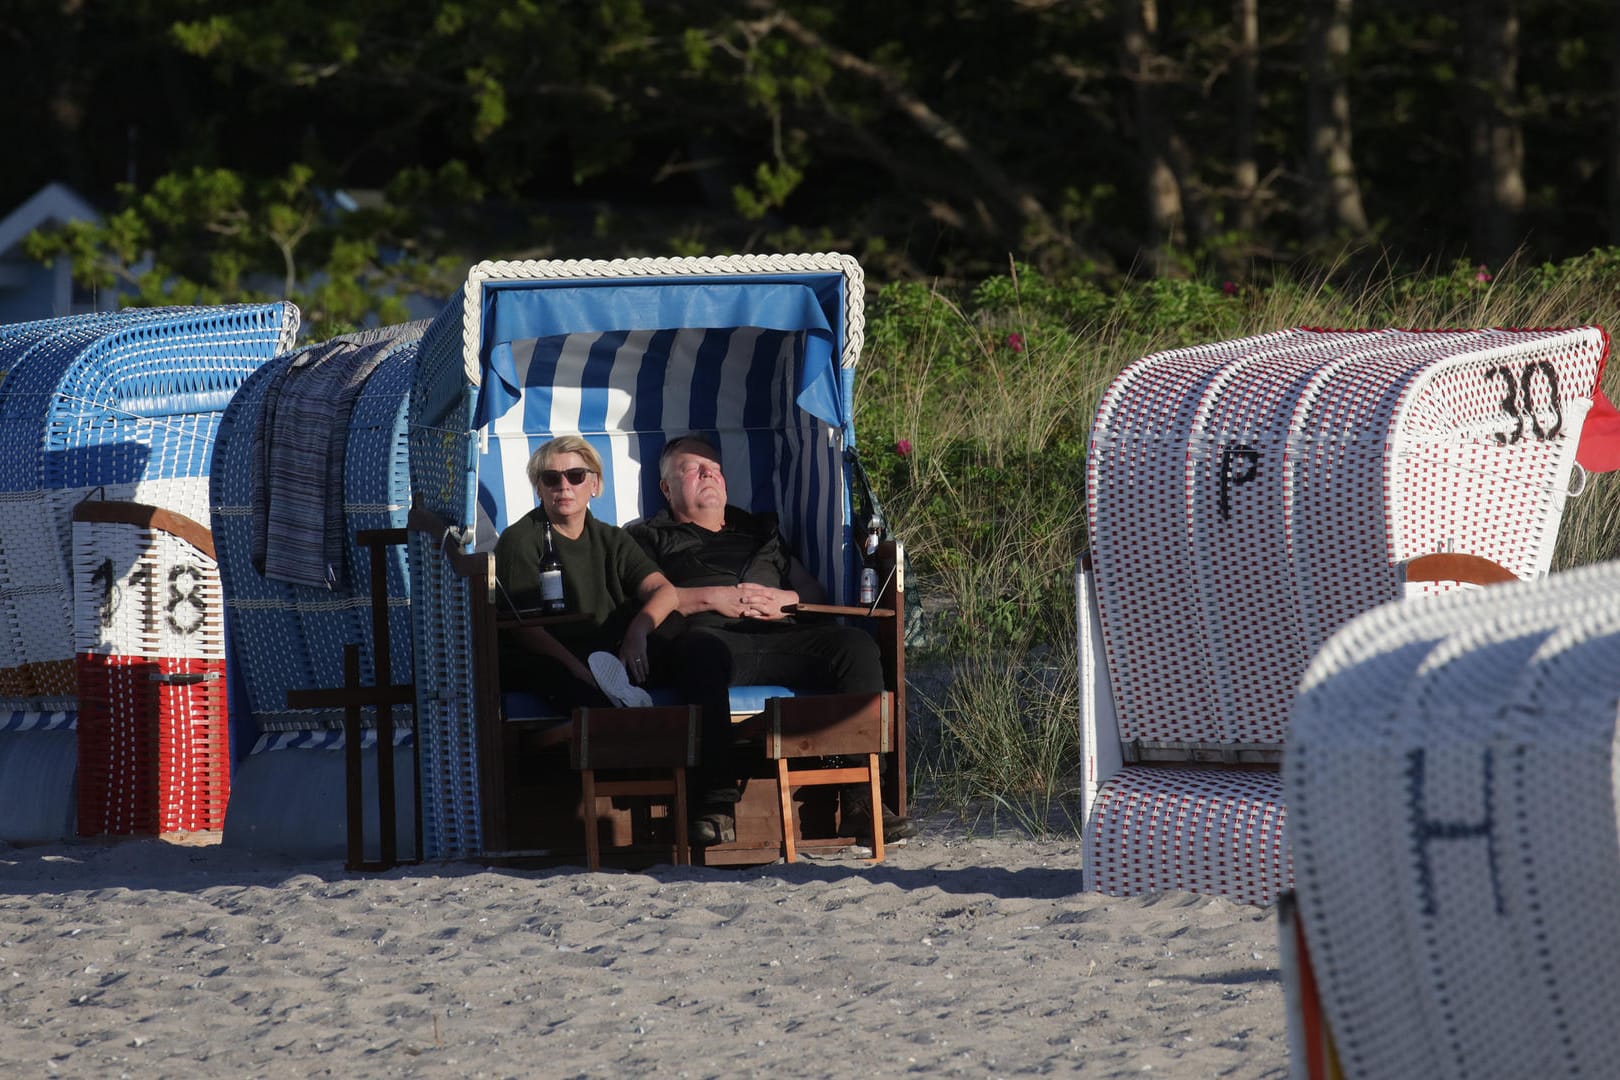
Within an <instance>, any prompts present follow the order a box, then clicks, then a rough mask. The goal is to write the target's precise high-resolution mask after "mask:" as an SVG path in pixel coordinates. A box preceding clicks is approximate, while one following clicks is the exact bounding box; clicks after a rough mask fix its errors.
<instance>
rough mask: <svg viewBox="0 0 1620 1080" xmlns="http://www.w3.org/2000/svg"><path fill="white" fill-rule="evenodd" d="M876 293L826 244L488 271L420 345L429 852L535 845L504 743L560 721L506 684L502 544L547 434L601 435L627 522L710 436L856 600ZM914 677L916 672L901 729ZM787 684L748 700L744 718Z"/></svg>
mask: <svg viewBox="0 0 1620 1080" xmlns="http://www.w3.org/2000/svg"><path fill="white" fill-rule="evenodd" d="M863 289H864V284H863V276H862V274H861V270H860V267H859V264H858V263H856V262H855V260H854V259H852V258H850V257H848V256H842V255H826V254H824V255H781V256H733V257H724V258H691V259H651V260H616V261H612V262H594V261H579V262H573V261H570V262H517V263H505V262H489V263H481V264H479V265H477V266H475V267H473V268H472V270H471V272H470V273H469V275H468V278H467V282H466V284H465V285H464V286H463V287H462V289H461V292H460V294H459V295H458V296H457V297H455V298H454V299H453V300H452V302H451V303H450V305H449V306H448V307H447V308H446V309H445V310H444V311H443V312H442V313H441V314H440V315H439V317H438V318H437V319H436V320H435V321H434V323H433V325H432V326H431V327H430V328H429V330H428V332H427V333H426V334H425V335H424V337H423V339H422V345H421V350H420V356H419V364H418V369H417V382H416V387H415V389H414V391H413V393H412V399H411V400H412V415H411V452H410V460H411V487H412V491H413V492H414V494H415V497H416V499H417V502H418V509H417V510H416V511H413V519H415V520H416V521H417V522H419V523H427V522H435V523H436V525H434V526H432V530H433V531H413V534H412V535H413V539H412V546H411V554H410V565H411V612H412V619H413V624H414V627H415V657H416V686H417V703H418V722H419V731H420V733H421V739H422V747H421V760H422V778H421V780H422V785H423V796H422V800H423V814H424V829H425V833H426V840H427V851H428V853H429V855H430V856H458V855H468V854H480V853H484V854H488V853H498V852H502V851H508V850H514V849H516V848H521V847H523V846H524V845H523V841H522V839H521V838H520V837H519V836H518V835H517V833H516V831H515V826H512V822H511V821H510V820H509V819H510V816H511V815H510V814H509V810H510V806H509V804H508V801H507V792H506V787H505V785H506V780H507V777H506V773H507V771H508V770H509V768H510V764H511V763H510V761H509V760H508V754H507V751H508V750H509V749H510V748H511V747H513V746H515V745H516V744H515V743H513V742H512V729H513V727H514V721H516V720H518V719H519V718H521V717H523V716H525V715H528V716H531V717H533V716H540V717H546V716H548V715H549V714H548V713H547V712H546V711H545V707H544V706H543V704H542V705H540V706H538V707H536V706H535V705H534V704H533V703H528V704H525V703H522V702H519V701H517V700H513V699H508V700H507V701H506V702H505V703H504V705H503V704H502V702H501V701H500V698H499V696H498V693H497V690H496V688H495V687H494V686H493V671H494V656H493V625H494V612H495V607H494V597H493V596H492V595H491V592H492V586H491V585H490V581H491V579H492V576H493V571H492V569H490V564H491V562H492V557H491V556H490V555H489V554H488V551H489V549H490V548H491V547H492V546H493V544H494V540H495V536H496V534H498V533H499V531H500V530H501V529H503V528H504V527H505V526H506V525H507V523H508V522H510V521H513V520H516V519H517V518H518V517H520V516H522V515H523V514H524V513H525V512H527V511H528V510H529V509H530V508H532V507H533V505H534V497H533V490H532V488H531V487H530V485H529V483H528V480H527V478H526V476H525V475H524V466H525V464H526V462H527V460H528V458H529V455H530V453H531V452H532V451H533V450H534V449H535V448H536V447H537V446H538V445H540V443H542V442H544V441H545V440H547V439H549V438H552V437H554V436H557V435H563V434H579V435H582V436H584V437H585V438H586V439H588V440H589V441H590V442H591V444H592V445H593V446H594V447H595V448H596V450H597V451H598V453H599V454H600V455H601V457H602V460H603V462H604V463H605V470H606V475H605V476H604V477H603V478H602V479H603V492H602V495H601V496H600V497H599V498H597V499H596V500H595V501H594V502H593V503H592V507H591V509H592V512H593V513H594V514H595V515H596V516H597V517H598V518H599V519H601V520H604V521H607V522H610V523H614V524H626V523H628V522H630V521H633V520H636V519H638V518H641V517H643V516H646V515H648V514H650V513H652V512H653V511H655V510H657V509H658V508H659V507H660V506H662V505H663V501H662V500H663V497H662V495H661V494H660V493H659V491H658V476H657V460H658V453H659V450H660V449H661V448H662V446H663V444H664V442H665V441H666V439H667V438H669V437H671V436H673V435H677V434H682V433H686V432H689V431H701V432H704V433H707V434H708V435H709V436H710V437H711V438H713V439H714V440H715V442H716V443H717V445H718V446H719V447H720V449H721V452H722V455H723V457H724V459H725V462H726V472H727V477H728V487H729V491H730V495H731V499H732V501H733V502H734V503H737V504H739V505H741V506H743V507H745V508H747V509H749V510H753V511H771V512H774V513H776V514H778V515H779V516H780V520H781V523H782V526H783V530H784V532H785V534H786V535H787V537H788V539H789V541H790V542H791V543H792V544H793V545H794V546H795V548H796V549H797V551H798V552H799V554H800V556H801V558H802V559H803V561H804V563H805V565H806V566H807V567H809V568H810V570H811V571H812V572H813V573H815V574H816V575H817V577H818V578H819V579H820V580H821V581H822V582H823V584H824V585H825V586H826V587H827V590H828V594H829V596H831V597H833V598H835V599H842V600H843V601H844V602H846V603H847V602H850V601H852V600H853V591H852V590H853V587H854V582H855V571H856V566H857V557H858V552H857V551H856V549H855V546H854V545H853V544H852V542H851V526H852V512H853V511H852V481H853V473H854V471H855V465H854V464H853V453H852V451H853V446H854V424H853V413H852V406H851V394H852V390H853V386H854V369H855V363H856V360H857V358H858V356H859V354H860V349H861V343H862V339H863V328H864V316H863V306H862V305H863V299H864V297H863ZM447 555H449V556H451V557H449V558H447V557H446V556H447ZM458 566H459V567H461V569H460V570H459V571H458V569H457V568H458ZM468 567H474V568H475V572H473V574H472V576H471V577H469V576H467V568H468ZM896 576H897V577H898V575H896ZM897 584H898V583H897ZM903 686H904V682H903V677H902V678H900V679H899V680H898V686H897V687H896V699H895V704H896V705H897V706H898V707H897V708H896V709H895V713H894V715H896V716H897V717H900V718H902V719H901V720H899V721H898V723H897V726H898V727H900V728H901V729H902V734H901V737H902V738H903V727H904V721H903V717H904V704H903V702H904V699H903V693H904V690H903ZM789 693H790V692H789V691H787V690H785V689H783V688H780V687H755V688H745V687H739V688H736V689H735V691H734V693H733V712H734V715H735V714H737V713H739V712H757V711H758V710H759V709H760V708H762V707H763V702H764V699H765V698H766V697H768V696H782V695H787V694H789ZM536 708H538V711H537V712H536V711H532V710H535V709H536ZM503 716H505V717H506V719H505V720H503V719H502V717H503ZM551 719H553V720H555V719H556V718H555V717H551ZM903 754H904V750H903V743H901V744H900V750H899V753H897V754H894V755H891V757H892V758H893V759H896V761H895V762H894V763H892V764H891V774H895V773H898V774H899V775H898V776H895V775H891V778H890V779H891V790H893V789H894V786H895V785H897V784H900V783H903V771H904V770H903V766H902V765H900V764H899V762H901V761H903ZM530 794H533V795H535V797H539V796H540V793H538V792H530ZM897 797H898V799H899V800H901V801H902V802H903V800H904V791H903V789H901V790H899V791H898V792H897ZM574 827H575V828H577V825H576V826H574ZM739 830H741V826H740V825H739ZM778 839H779V838H773V840H772V842H771V844H770V845H769V853H768V854H766V855H764V856H763V859H764V860H769V859H771V858H774V857H775V851H776V843H777V840H778ZM755 861H761V860H760V859H758V858H756V860H755Z"/></svg>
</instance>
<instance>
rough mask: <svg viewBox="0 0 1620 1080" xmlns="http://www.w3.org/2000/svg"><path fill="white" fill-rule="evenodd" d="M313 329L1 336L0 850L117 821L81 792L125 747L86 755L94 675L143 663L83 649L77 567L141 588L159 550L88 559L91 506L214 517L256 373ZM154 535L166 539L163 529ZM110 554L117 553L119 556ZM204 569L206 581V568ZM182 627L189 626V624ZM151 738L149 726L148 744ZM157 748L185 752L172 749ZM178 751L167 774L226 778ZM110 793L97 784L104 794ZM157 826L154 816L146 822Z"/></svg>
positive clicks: (89, 329)
mask: <svg viewBox="0 0 1620 1080" xmlns="http://www.w3.org/2000/svg"><path fill="white" fill-rule="evenodd" d="M297 328H298V310H297V308H295V307H294V306H292V305H291V304H286V303H273V304H250V305H232V306H224V307H208V308H151V309H131V310H127V311H123V312H117V313H102V314H95V315H85V316H73V317H69V318H65V319H52V320H43V321H40V322H36V323H28V324H22V325H21V326H17V327H11V328H7V329H5V330H4V331H0V373H3V381H0V500H3V501H4V502H5V505H6V510H5V513H4V514H0V615H3V618H0V626H3V630H0V839H8V840H44V839H63V838H65V837H67V836H71V835H73V834H74V832H75V831H76V827H75V824H74V823H75V819H76V816H77V813H78V811H79V810H80V809H81V808H84V809H87V810H90V811H91V813H92V816H93V817H94V816H96V815H97V814H99V813H100V810H101V808H98V807H94V806H88V805H85V804H83V803H82V802H81V800H80V799H79V796H78V794H77V793H76V787H75V785H76V780H77V775H78V770H79V767H80V765H81V764H84V765H86V766H90V765H95V766H96V767H97V768H98V769H101V770H103V773H100V774H98V775H103V776H105V775H111V773H107V772H105V770H109V769H114V767H113V766H112V765H110V764H109V763H108V762H107V761H105V760H104V757H103V756H102V755H104V754H105V753H106V752H110V751H111V750H112V749H114V748H115V747H117V746H119V745H125V744H122V743H120V742H119V741H118V740H107V741H100V740H101V736H102V735H103V734H105V731H104V730H101V729H94V730H92V731H91V732H89V733H86V738H87V742H86V744H85V745H84V746H83V747H81V746H80V739H79V735H80V732H79V731H78V730H76V729H77V726H78V712H79V700H78V691H79V688H80V687H79V680H80V677H81V676H83V677H85V678H87V679H90V680H91V681H94V680H95V679H96V678H98V677H99V675H110V674H111V672H110V670H101V669H110V668H111V667H112V666H117V665H120V664H124V663H126V661H127V660H128V659H129V658H125V657H123V656H121V654H118V653H116V652H114V651H112V650H111V648H110V646H111V644H112V643H111V642H108V641H99V640H98V641H97V642H96V643H95V645H94V646H93V647H91V648H89V649H88V650H87V651H84V652H81V651H80V650H79V649H78V645H79V644H80V642H81V641H84V642H85V643H86V644H88V639H79V638H76V631H75V622H76V614H75V613H76V600H77V597H76V587H75V571H74V561H75V558H76V557H77V558H86V559H93V560H94V563H95V566H94V573H93V575H92V577H95V575H97V574H99V577H95V581H96V582H99V584H98V585H97V586H96V587H97V594H98V595H102V593H103V591H104V589H105V587H106V585H107V584H108V583H112V584H117V583H120V582H122V583H123V584H124V585H128V584H129V578H128V574H129V572H130V569H131V567H130V565H129V562H130V560H134V559H137V558H139V557H142V556H140V554H139V552H141V551H142V550H149V549H150V545H149V544H148V543H147V542H146V541H138V542H133V543H131V542H130V538H129V537H128V536H125V537H124V538H123V539H119V540H113V539H112V537H113V535H114V534H116V533H118V532H119V530H118V529H117V528H111V529H94V530H91V532H92V533H94V534H96V535H95V537H94V538H92V539H88V540H86V541H85V543H86V544H87V545H88V546H81V547H79V548H78V549H76V547H75V535H74V533H75V527H74V521H73V517H74V508H75V506H76V505H78V504H79V503H81V502H83V501H84V500H86V499H89V498H93V499H94V500H96V501H98V502H102V503H107V504H112V503H125V504H130V505H132V506H146V507H151V508H154V509H155V510H157V511H162V512H165V513H168V514H172V515H175V516H177V517H179V518H189V519H191V520H193V521H201V520H206V518H207V507H208V502H207V484H208V481H207V477H208V468H209V456H210V452H211V449H212V442H213V435H214V431H215V429H216V428H217V426H218V423H219V418H220V414H221V413H222V411H223V410H224V408H225V405H226V403H227V402H228V401H229V400H230V397H231V395H232V394H233V393H235V391H236V388H237V387H238V386H240V385H241V383H242V381H243V380H244V379H246V378H247V377H248V375H249V374H250V373H251V372H252V371H253V370H255V369H256V368H257V367H258V366H259V365H261V364H263V363H264V362H265V361H267V360H268V359H270V358H271V357H272V356H274V355H276V353H277V352H281V351H285V350H286V349H287V348H289V347H290V346H291V344H292V341H293V338H294V336H295V335H296V333H297ZM148 540H150V542H151V543H152V544H157V545H158V546H160V547H161V546H164V545H166V544H167V541H166V540H162V539H159V538H158V536H157V534H155V533H153V534H150V535H149V537H148ZM103 541H105V542H106V543H107V544H108V545H109V546H107V547H106V548H102V547H101V544H102V542H103ZM165 557H166V556H165ZM191 565H192V566H193V568H194V569H198V570H199V574H200V575H201V576H203V577H205V576H206V572H205V571H204V570H202V569H201V567H202V564H201V563H193V564H191ZM176 568H177V567H175V566H171V569H176ZM196 580H200V577H199V578H198V579H196ZM170 584H171V583H169V582H164V583H162V585H163V587H162V591H161V593H160V594H159V595H157V596H156V597H152V598H151V599H154V600H155V601H156V605H155V606H154V607H150V608H148V610H147V615H148V617H149V618H151V619H155V620H156V621H157V622H158V623H159V624H164V625H166V621H167V619H168V617H169V615H170V614H171V612H169V611H168V609H167V607H166V605H167V604H168V603H169V602H170V601H171V600H173V596H171V594H170V593H169V592H168V589H169V587H170ZM172 584H173V586H174V588H175V589H176V591H177V592H179V593H180V595H181V597H182V599H181V600H180V601H179V602H180V603H181V604H184V605H185V606H186V607H187V609H188V612H189V611H191V610H195V609H194V608H193V607H192V604H191V601H192V600H193V599H197V598H198V597H197V596H195V595H194V594H193V593H192V592H191V590H190V589H189V588H188V587H187V585H186V583H185V582H182V581H180V580H178V579H177V580H176V581H175V582H173V583H172ZM122 587H123V586H120V588H122ZM136 592H139V590H136ZM147 595H149V594H142V596H147ZM142 596H133V595H132V596H131V598H130V599H131V603H132V604H136V605H137V606H139V605H140V604H144V603H145V602H146V600H145V599H143V598H142ZM103 598H104V597H103ZM177 621H179V622H181V623H182V625H189V614H188V616H187V617H186V618H184V619H181V618H177ZM199 625H200V624H199ZM177 641H178V639H177V638H175V637H171V638H169V639H168V640H167V642H149V643H150V644H152V645H153V646H154V647H156V648H159V649H164V648H168V647H170V646H176V647H178V646H177ZM192 659H200V658H199V657H195V656H191V655H189V653H188V652H187V650H185V649H181V651H180V652H177V653H174V654H172V655H167V656H163V655H152V654H139V655H138V657H137V658H136V659H135V660H134V661H131V662H137V663H138V664H140V665H149V664H150V663H155V664H156V665H157V666H158V667H159V668H162V667H164V666H165V665H166V663H167V661H171V660H172V661H174V662H175V663H176V664H179V665H180V666H184V665H183V664H182V663H181V662H182V661H189V660H192ZM175 674H177V672H170V675H171V676H172V675H175ZM169 685H170V686H171V687H177V686H179V685H181V684H180V683H178V682H173V683H170V684H169ZM211 690H212V688H209V687H203V688H200V689H191V690H186V691H183V692H181V691H178V690H177V691H176V692H175V695H173V696H174V697H175V701H176V707H177V708H188V707H189V706H181V705H179V704H178V702H179V699H181V698H187V699H194V700H195V701H197V702H203V703H206V702H207V701H208V700H209V697H208V696H209V694H210V692H211ZM92 692H95V693H99V690H97V689H96V688H94V687H92ZM205 711H206V709H205ZM144 722H145V723H147V724H149V725H150V724H159V725H160V726H159V734H161V722H160V721H159V720H158V719H157V718H156V717H148V718H146V719H145V720H144ZM205 726H206V725H205ZM98 731H99V732H100V733H99V734H98ZM151 734H152V732H151V729H150V727H149V728H148V729H147V735H146V736H143V738H148V737H150V735H151ZM157 745H158V747H159V748H160V749H161V748H162V747H163V746H165V745H168V744H165V743H163V742H162V741H161V739H160V740H159V742H158V744H157ZM163 752H166V751H163ZM175 753H176V754H177V755H178V757H176V758H175V759H173V760H169V761H167V765H166V764H165V762H164V761H162V760H160V761H159V762H157V763H156V764H157V765H158V766H159V767H160V768H162V767H167V766H168V765H175V764H178V763H180V762H181V760H182V759H183V760H184V762H185V764H184V767H183V769H182V771H183V772H186V773H188V774H190V775H192V776H193V778H194V779H196V780H198V781H199V782H200V781H201V779H202V776H201V774H198V773H196V772H194V770H195V769H204V770H205V771H206V772H207V774H208V776H209V777H210V783H213V782H214V781H215V780H217V779H218V777H217V769H216V768H215V767H214V766H213V765H211V764H209V765H206V766H205V765H204V764H203V762H205V761H212V760H213V759H214V758H215V757H216V755H217V746H216V743H215V741H213V740H210V742H209V748H208V750H207V752H206V753H204V754H202V755H201V756H200V757H197V758H192V757H191V756H190V752H189V751H184V752H182V751H180V750H178V749H177V750H176V751H175ZM147 764H148V765H151V764H152V763H151V762H148V763H147ZM115 771H116V770H115ZM149 773H150V770H149V769H147V770H145V771H141V770H137V771H135V772H129V771H124V772H120V773H119V775H121V776H123V777H125V778H126V779H127V778H129V777H133V776H136V775H149ZM98 782H99V781H98ZM110 790H111V789H104V788H97V787H94V786H92V789H91V792H90V794H94V793H95V792H98V791H110ZM191 790H193V791H199V790H201V789H200V788H198V787H193V788H192V789H191ZM143 797H144V796H143ZM189 797H190V796H185V797H183V798H181V803H184V802H185V800H186V799H187V798H189ZM213 800H214V796H213V795H209V796H208V798H207V799H205V800H204V802H203V803H194V804H192V805H193V807H194V809H195V810H196V811H197V812H198V813H200V814H201V816H196V815H193V816H191V817H190V818H189V819H187V820H189V821H191V822H192V824H193V825H196V826H198V827H204V828H207V827H211V826H210V825H209V824H208V822H209V821H210V819H209V817H208V808H211V807H212V806H213V805H214V801H213ZM181 816H182V817H184V816H185V815H181ZM169 820H173V821H175V822H178V821H179V820H180V819H179V818H175V819H169ZM89 824H92V825H93V824H95V823H94V822H91V823H89ZM153 824H154V819H153V818H151V817H146V818H145V819H144V823H143V826H142V827H143V828H149V827H152V826H153ZM157 827H159V828H161V827H163V826H162V823H161V822H158V823H157Z"/></svg>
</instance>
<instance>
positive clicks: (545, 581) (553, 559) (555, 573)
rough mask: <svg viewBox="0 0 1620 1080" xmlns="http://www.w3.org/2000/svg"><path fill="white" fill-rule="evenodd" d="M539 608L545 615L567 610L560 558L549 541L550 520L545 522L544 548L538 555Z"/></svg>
mask: <svg viewBox="0 0 1620 1080" xmlns="http://www.w3.org/2000/svg"><path fill="white" fill-rule="evenodd" d="M540 610H541V611H543V612H545V613H546V614H547V615H561V614H563V613H564V612H565V611H567V610H568V601H567V600H566V599H565V598H564V597H563V571H562V559H560V558H558V556H557V548H556V545H554V544H553V543H552V542H551V522H549V521H548V522H546V550H545V553H544V554H543V555H541V556H540Z"/></svg>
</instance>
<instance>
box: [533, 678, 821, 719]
mask: <svg viewBox="0 0 1620 1080" xmlns="http://www.w3.org/2000/svg"><path fill="white" fill-rule="evenodd" d="M647 692H648V693H650V694H651V695H652V699H653V704H654V705H681V704H684V702H683V701H682V700H681V695H680V693H679V692H678V691H676V690H675V689H674V688H673V687H669V686H653V687H649V688H648V691H647ZM793 696H794V692H793V691H792V690H790V689H788V688H787V687H785V686H733V687H732V688H731V715H732V716H733V717H736V716H752V715H754V714H755V713H758V712H763V711H764V710H765V699H766V698H773V697H793ZM501 711H502V712H503V713H505V715H506V719H508V720H566V719H568V717H567V714H566V713H563V712H561V711H559V710H558V709H556V708H555V707H553V706H552V704H551V703H550V702H549V701H547V700H546V699H545V698H543V697H541V696H540V695H539V694H535V693H531V692H529V691H527V690H508V691H504V692H503V693H502V694H501Z"/></svg>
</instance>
